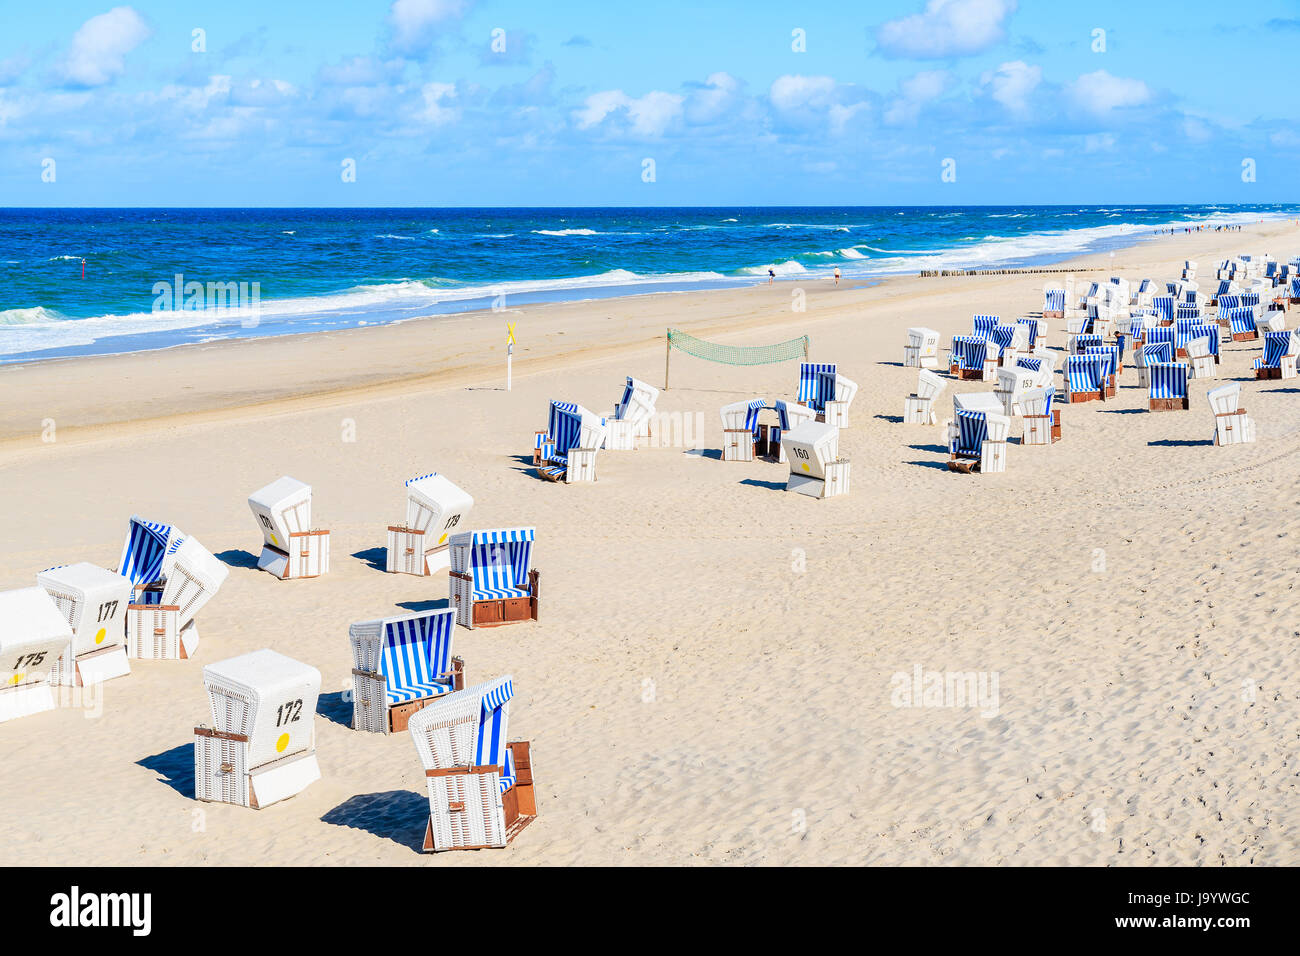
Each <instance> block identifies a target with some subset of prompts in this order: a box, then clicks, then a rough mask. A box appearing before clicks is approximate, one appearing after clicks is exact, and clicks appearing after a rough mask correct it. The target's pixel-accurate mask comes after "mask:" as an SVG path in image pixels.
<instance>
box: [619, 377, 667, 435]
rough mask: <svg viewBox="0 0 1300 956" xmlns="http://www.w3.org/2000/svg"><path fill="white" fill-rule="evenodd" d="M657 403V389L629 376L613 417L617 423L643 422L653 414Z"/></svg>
mask: <svg viewBox="0 0 1300 956" xmlns="http://www.w3.org/2000/svg"><path fill="white" fill-rule="evenodd" d="M657 401H659V389H657V388H655V387H654V386H653V385H650V384H648V383H646V382H643V381H641V380H640V379H639V378H633V377H632V376H630V375H629V376H628V378H627V384H626V385H625V386H624V387H623V397H622V398H620V399H619V401H618V404H617V405H616V406H615V413H614V417H615V418H616V419H617V420H618V421H631V422H638V423H639V422H642V421H645V420H646V419H647V418H649V417H650V416H651V415H653V414H654V410H655V403H656V402H657Z"/></svg>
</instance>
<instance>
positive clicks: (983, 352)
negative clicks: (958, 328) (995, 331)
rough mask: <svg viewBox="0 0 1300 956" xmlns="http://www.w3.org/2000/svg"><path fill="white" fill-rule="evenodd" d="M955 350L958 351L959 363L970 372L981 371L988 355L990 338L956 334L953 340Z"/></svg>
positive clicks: (960, 366)
mask: <svg viewBox="0 0 1300 956" xmlns="http://www.w3.org/2000/svg"><path fill="white" fill-rule="evenodd" d="M952 347H953V351H954V352H956V353H957V365H958V367H959V368H961V369H963V370H964V371H968V372H975V371H980V370H982V369H983V368H984V361H985V359H986V358H987V356H988V347H989V340H988V339H987V338H986V337H982V336H976V335H955V336H953V340H952Z"/></svg>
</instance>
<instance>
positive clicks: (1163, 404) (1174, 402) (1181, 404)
mask: <svg viewBox="0 0 1300 956" xmlns="http://www.w3.org/2000/svg"><path fill="white" fill-rule="evenodd" d="M1147 407H1148V410H1150V411H1153V412H1176V411H1187V409H1189V408H1191V405H1190V404H1189V403H1188V401H1187V398H1186V396H1184V397H1183V398H1151V399H1148V400H1147Z"/></svg>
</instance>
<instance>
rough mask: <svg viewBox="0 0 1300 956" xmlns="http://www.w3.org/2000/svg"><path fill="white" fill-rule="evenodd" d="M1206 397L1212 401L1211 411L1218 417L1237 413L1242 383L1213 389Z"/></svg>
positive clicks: (1232, 383) (1231, 383)
mask: <svg viewBox="0 0 1300 956" xmlns="http://www.w3.org/2000/svg"><path fill="white" fill-rule="evenodd" d="M1205 397H1206V398H1207V399H1209V401H1210V410H1211V411H1212V412H1214V414H1216V415H1231V414H1233V413H1235V412H1236V411H1237V408H1238V405H1239V403H1240V401H1241V383H1240V382H1229V383H1228V384H1227V385H1220V386H1219V387H1218V388H1212V389H1210V390H1209V392H1207V393H1206V395H1205Z"/></svg>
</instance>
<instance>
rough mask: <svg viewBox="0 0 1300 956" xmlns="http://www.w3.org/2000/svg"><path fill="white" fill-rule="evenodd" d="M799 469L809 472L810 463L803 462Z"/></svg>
mask: <svg viewBox="0 0 1300 956" xmlns="http://www.w3.org/2000/svg"><path fill="white" fill-rule="evenodd" d="M799 467H800V468H802V469H803V470H804V471H809V470H810V469H809V468H808V462H806V461H805V462H803V463H802V464H800V466H799Z"/></svg>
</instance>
